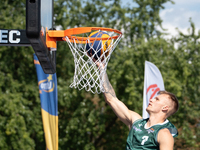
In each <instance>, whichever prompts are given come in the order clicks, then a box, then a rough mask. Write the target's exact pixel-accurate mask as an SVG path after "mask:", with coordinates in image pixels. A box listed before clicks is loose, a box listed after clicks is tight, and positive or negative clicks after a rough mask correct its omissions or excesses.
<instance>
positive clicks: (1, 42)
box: [0, 29, 31, 46]
mask: <svg viewBox="0 0 200 150" xmlns="http://www.w3.org/2000/svg"><path fill="white" fill-rule="evenodd" d="M0 46H31V45H30V41H29V39H28V38H27V36H26V30H16V29H10V30H7V29H0Z"/></svg>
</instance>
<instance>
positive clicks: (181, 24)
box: [122, 0, 200, 36]
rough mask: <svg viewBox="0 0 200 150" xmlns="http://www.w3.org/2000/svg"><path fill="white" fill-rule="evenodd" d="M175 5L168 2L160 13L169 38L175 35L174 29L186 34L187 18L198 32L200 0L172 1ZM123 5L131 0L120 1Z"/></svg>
mask: <svg viewBox="0 0 200 150" xmlns="http://www.w3.org/2000/svg"><path fill="white" fill-rule="evenodd" d="M173 1H174V2H175V4H171V2H168V3H166V4H165V5H164V7H165V9H164V10H162V11H161V12H160V16H161V18H162V20H163V24H162V25H163V27H164V28H165V29H167V30H168V31H167V32H168V33H170V34H171V36H175V35H177V31H176V28H178V29H179V30H180V31H182V32H183V33H185V34H187V33H188V28H189V27H190V23H189V18H192V21H193V22H194V23H195V27H196V29H197V31H196V33H197V32H198V30H200V17H199V16H200V0H173ZM122 2H123V3H124V4H126V3H131V2H132V0H122Z"/></svg>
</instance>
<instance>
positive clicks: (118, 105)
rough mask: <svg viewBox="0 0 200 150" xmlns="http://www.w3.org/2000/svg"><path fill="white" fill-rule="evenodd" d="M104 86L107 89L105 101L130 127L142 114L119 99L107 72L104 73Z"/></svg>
mask: <svg viewBox="0 0 200 150" xmlns="http://www.w3.org/2000/svg"><path fill="white" fill-rule="evenodd" d="M103 87H104V89H105V92H104V97H105V101H106V102H107V103H108V105H110V107H111V108H112V110H113V111H114V113H115V114H116V115H117V117H118V118H119V119H120V120H121V121H122V122H123V123H125V124H126V125H127V126H128V127H129V129H130V128H131V126H132V124H133V122H134V121H135V120H137V119H140V118H141V116H140V115H139V114H138V113H136V112H134V111H131V110H129V109H128V108H127V107H126V105H125V104H124V103H123V102H121V101H120V100H118V98H117V97H116V94H115V91H114V89H113V87H112V85H111V84H110V82H109V79H108V76H107V74H106V73H105V74H104V75H103Z"/></svg>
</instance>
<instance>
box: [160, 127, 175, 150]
mask: <svg viewBox="0 0 200 150" xmlns="http://www.w3.org/2000/svg"><path fill="white" fill-rule="evenodd" d="M157 141H158V143H159V148H160V150H173V147H174V138H173V137H172V135H171V133H170V132H169V130H168V129H162V130H160V131H159V132H158V137H157Z"/></svg>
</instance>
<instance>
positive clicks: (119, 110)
mask: <svg viewBox="0 0 200 150" xmlns="http://www.w3.org/2000/svg"><path fill="white" fill-rule="evenodd" d="M97 66H98V67H99V68H100V70H101V67H104V66H103V65H102V64H100V63H98V62H97ZM103 87H104V89H105V92H104V97H105V101H106V102H107V103H108V105H110V107H111V108H112V110H113V111H114V113H115V114H116V115H117V116H118V118H119V119H120V120H121V121H122V122H123V123H125V124H126V125H127V126H128V128H129V135H128V138H127V144H126V150H141V149H144V150H157V149H160V150H173V146H174V139H173V137H176V136H177V135H178V132H177V129H176V127H175V126H174V125H173V124H172V123H170V122H169V121H168V120H167V118H168V117H169V116H171V115H172V114H174V113H175V112H177V110H178V107H179V104H178V100H177V98H176V96H175V95H174V94H172V93H169V92H167V91H161V92H160V93H159V95H158V96H156V97H155V98H154V99H151V100H150V103H149V105H148V107H147V109H146V110H147V112H148V113H149V115H150V117H149V118H148V119H142V117H141V116H140V115H139V114H138V113H136V112H134V111H131V110H129V109H128V108H127V107H126V106H125V104H124V103H123V102H121V101H120V100H118V98H117V97H116V94H115V91H114V89H113V87H112V85H111V84H110V82H109V80H108V77H107V74H106V73H105V74H104V76H103Z"/></svg>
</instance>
